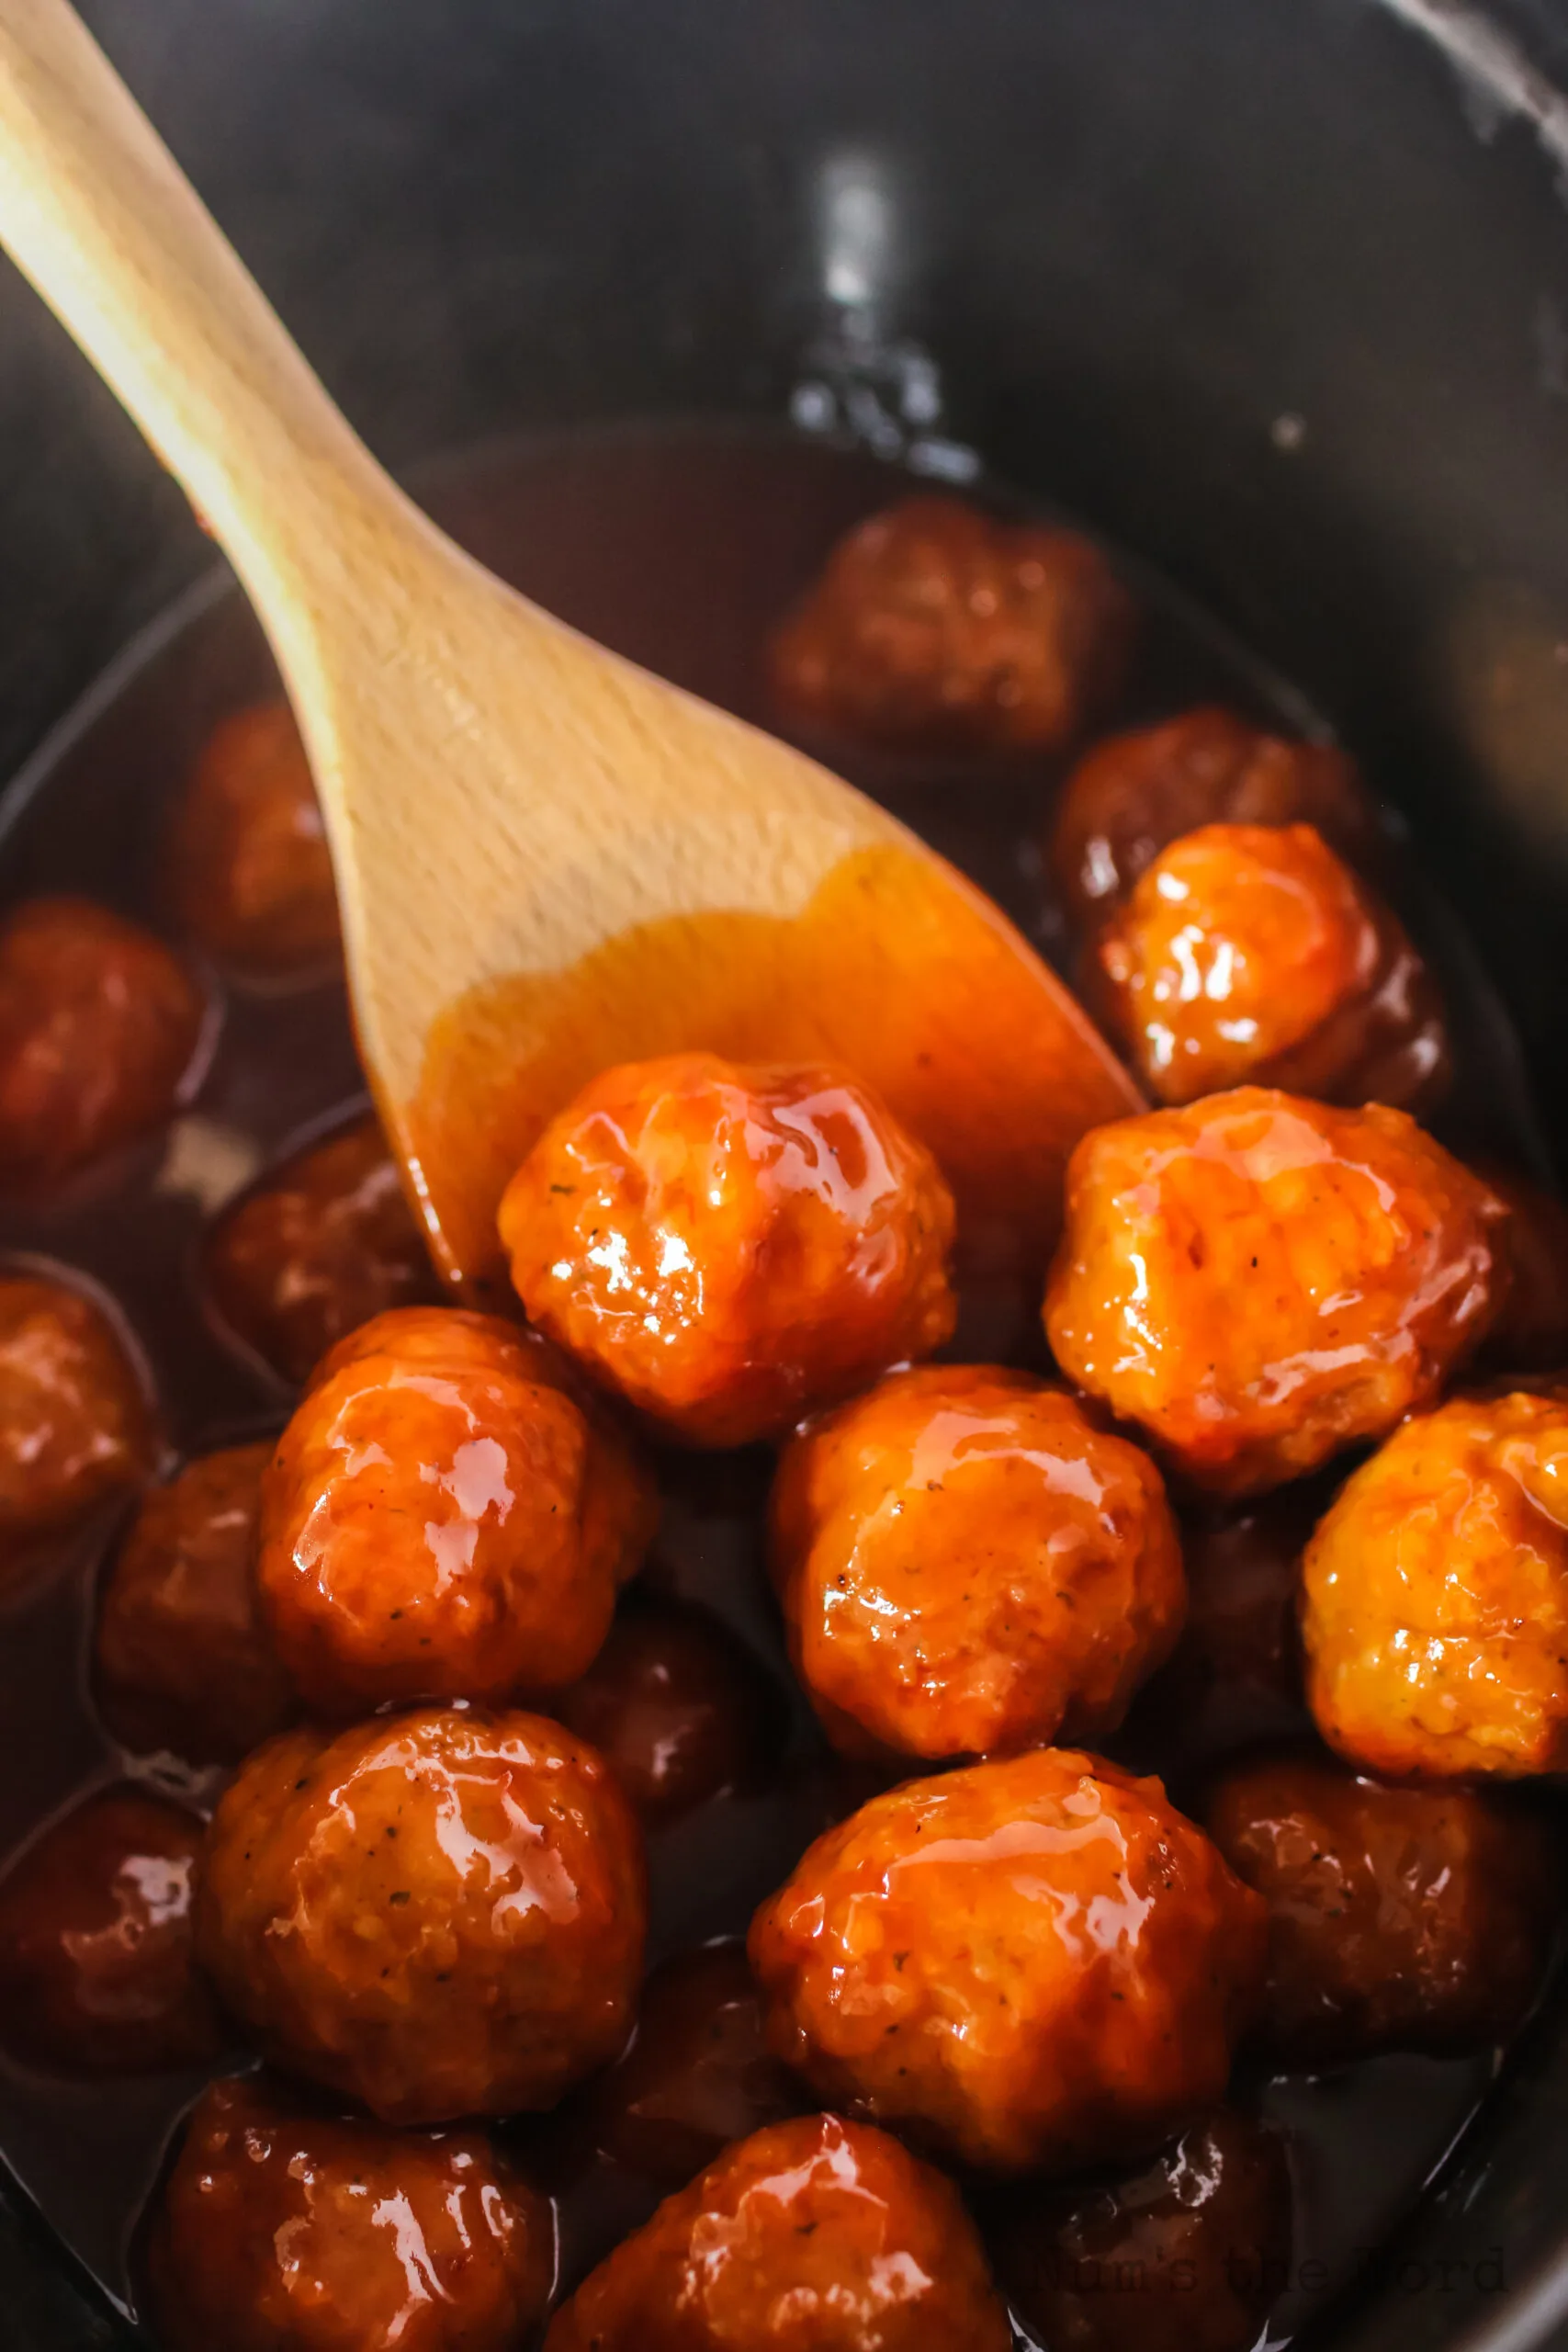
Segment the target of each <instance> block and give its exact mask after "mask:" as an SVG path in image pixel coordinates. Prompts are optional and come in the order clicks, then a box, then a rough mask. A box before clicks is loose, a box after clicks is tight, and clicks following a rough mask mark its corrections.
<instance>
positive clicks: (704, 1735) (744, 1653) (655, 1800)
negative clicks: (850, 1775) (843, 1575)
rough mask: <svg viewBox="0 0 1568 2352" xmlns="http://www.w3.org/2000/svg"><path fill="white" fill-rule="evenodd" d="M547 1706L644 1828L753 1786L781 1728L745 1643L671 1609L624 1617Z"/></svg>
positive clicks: (767, 1684)
mask: <svg viewBox="0 0 1568 2352" xmlns="http://www.w3.org/2000/svg"><path fill="white" fill-rule="evenodd" d="M550 1704H551V1709H552V1712H553V1713H554V1714H555V1715H556V1717H557V1719H558V1721H559V1722H561V1723H563V1724H566V1726H567V1728H568V1729H569V1730H570V1731H574V1732H575V1733H576V1734H577V1736H578V1737H579V1738H580V1739H585V1740H587V1741H588V1743H589V1745H590V1746H591V1747H596V1748H597V1749H598V1751H599V1753H600V1755H601V1756H603V1757H604V1760H605V1762H606V1763H607V1764H608V1765H609V1766H610V1767H611V1769H612V1770H613V1771H614V1772H615V1777H616V1779H617V1780H618V1781H620V1784H621V1786H622V1788H623V1789H624V1790H625V1792H626V1795H627V1797H628V1798H629V1799H630V1800H631V1803H632V1805H633V1807H634V1809H635V1810H636V1812H637V1815H639V1817H640V1818H641V1819H642V1820H643V1821H644V1822H645V1823H646V1824H647V1825H648V1826H649V1827H650V1828H654V1827H657V1826H660V1825H661V1824H663V1823H664V1822H667V1821H673V1820H675V1819H677V1818H678V1816H679V1815H682V1814H683V1813H689V1812H691V1811H692V1809H693V1807H694V1806H695V1805H699V1804H705V1803H706V1801H707V1799H708V1798H710V1797H716V1796H718V1795H720V1794H722V1793H724V1792H726V1791H728V1790H731V1789H744V1788H749V1787H754V1786H755V1785H756V1783H757V1782H758V1781H759V1780H760V1779H761V1776H762V1774H763V1771H764V1770H765V1768H766V1766H767V1764H768V1763H769V1761H770V1760H771V1758H772V1757H773V1753H774V1751H775V1750H776V1749H777V1748H779V1747H782V1746H783V1744H784V1736H785V1733H786V1730H787V1724H786V1720H785V1714H784V1702H783V1699H782V1697H781V1695H780V1693H779V1691H778V1690H777V1688H776V1686H775V1685H774V1683H773V1680H772V1679H771V1678H770V1676H769V1675H768V1674H767V1673H765V1672H764V1670H763V1668H761V1666H760V1665H759V1664H758V1662H757V1660H756V1658H755V1657H753V1656H752V1654H751V1652H750V1650H749V1649H747V1647H746V1646H745V1645H744V1644H743V1643H741V1642H739V1641H737V1640H736V1638H735V1636H734V1634H731V1633H730V1632H729V1630H728V1627H727V1626H725V1625H724V1624H723V1623H721V1621H720V1620H719V1619H718V1618H716V1617H713V1616H710V1615H709V1614H708V1612H707V1611H705V1610H702V1609H690V1608H682V1607H677V1606H674V1605H672V1604H670V1603H660V1604H659V1605H658V1606H656V1607H649V1608H641V1609H636V1610H632V1611H626V1612H623V1614H622V1615H621V1616H619V1617H618V1618H617V1619H616V1621H615V1624H614V1625H613V1626H612V1628H611V1631H610V1638H609V1640H608V1641H607V1642H606V1643H605V1644H604V1648H603V1649H602V1650H601V1651H600V1653H599V1655H598V1657H596V1658H595V1659H594V1661H593V1663H592V1666H591V1667H590V1668H589V1669H588V1671H587V1673H586V1674H585V1675H584V1676H583V1677H582V1679H581V1681H578V1682H574V1683H572V1684H571V1685H570V1688H569V1689H567V1690H565V1691H559V1692H558V1693H557V1694H556V1696H555V1697H554V1698H553V1699H552V1700H551V1702H550Z"/></svg>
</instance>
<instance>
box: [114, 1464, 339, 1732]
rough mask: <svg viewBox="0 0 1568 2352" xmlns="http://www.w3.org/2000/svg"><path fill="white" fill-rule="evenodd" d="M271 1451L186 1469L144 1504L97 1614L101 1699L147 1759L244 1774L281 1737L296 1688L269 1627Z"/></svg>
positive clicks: (118, 1726)
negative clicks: (262, 1537) (266, 1542)
mask: <svg viewBox="0 0 1568 2352" xmlns="http://www.w3.org/2000/svg"><path fill="white" fill-rule="evenodd" d="M271 1459H272V1443H271V1441H270V1440H266V1441H265V1442H263V1443H261V1444H259V1445H233V1446H228V1447H225V1448H224V1450H223V1451H222V1452H221V1453H208V1454H203V1455H202V1456H201V1457H200V1459H199V1460H197V1461H195V1462H190V1463H187V1464H186V1467H185V1468H184V1469H183V1470H182V1471H181V1472H180V1474H179V1476H178V1477H176V1478H173V1479H171V1480H170V1482H169V1484H168V1485H167V1486H166V1487H154V1488H153V1490H152V1493H151V1494H150V1495H148V1496H147V1497H146V1498H144V1500H143V1501H142V1504H141V1509H140V1510H139V1511H138V1512H137V1514H136V1517H135V1519H134V1520H133V1521H132V1522H131V1525H130V1531H129V1532H128V1533H127V1535H126V1537H125V1540H124V1542H123V1543H122V1544H121V1545H120V1547H119V1550H118V1553H117V1554H116V1555H115V1558H114V1562H113V1565H112V1566H111V1567H110V1570H109V1574H108V1577H107V1581H106V1583H105V1586H104V1589H103V1596H102V1598H101V1600H99V1603H98V1623H97V1633H96V1640H95V1644H94V1678H93V1681H94V1691H95V1694H96V1698H97V1702H98V1709H99V1712H100V1713H101V1714H102V1716H103V1718H104V1721H105V1723H106V1724H107V1725H108V1727H109V1729H110V1731H112V1732H113V1734H114V1736H115V1737H116V1738H117V1739H118V1740H119V1741H121V1742H122V1743H123V1744H124V1746H126V1747H130V1748H132V1749H134V1750H136V1751H138V1752H140V1753H141V1754H143V1755H147V1754H151V1753H152V1751H153V1750H155V1749H159V1748H164V1749H167V1750H168V1752H169V1753H170V1754H172V1755H175V1756H179V1757H183V1758H185V1760H186V1763H187V1764H237V1763H238V1762H239V1761H240V1759H241V1758H242V1757H243V1756H248V1755H249V1753H250V1751H251V1749H252V1748H253V1747H257V1746H258V1745H259V1744H260V1742H261V1741H262V1740H264V1739H266V1738H268V1737H270V1736H271V1735H272V1733H274V1732H275V1731H281V1730H282V1728H283V1726H284V1724H286V1723H288V1720H289V1718H290V1716H291V1715H292V1714H293V1713H294V1712H295V1699H294V1689H293V1685H292V1683H291V1682H290V1681H289V1679H288V1675H287V1674H286V1673H285V1671H284V1668H283V1667H282V1664H281V1663H280V1661H279V1659H278V1657H277V1654H276V1650H275V1649H274V1647H273V1645H272V1639H271V1636H270V1635H269V1634H268V1633H267V1631H266V1628H265V1625H264V1623H262V1618H261V1613H260V1611H259V1608H258V1606H257V1595H256V1574H255V1566H256V1561H255V1555H256V1521H257V1519H258V1517H259V1515H260V1511H261V1478H262V1472H263V1471H264V1470H265V1467H266V1465H267V1464H268V1462H269V1461H270V1460H271Z"/></svg>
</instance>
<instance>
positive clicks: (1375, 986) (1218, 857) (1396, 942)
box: [1093, 825, 1450, 1106]
mask: <svg viewBox="0 0 1568 2352" xmlns="http://www.w3.org/2000/svg"><path fill="white" fill-rule="evenodd" d="M1094 954H1095V964H1096V967H1097V972H1096V982H1095V989H1094V991H1093V992H1094V994H1095V996H1096V999H1097V1004H1098V1009H1099V1010H1100V1012H1101V1014H1102V1016H1103V1018H1104V1020H1105V1023H1106V1025H1107V1027H1108V1028H1109V1029H1110V1030H1111V1033H1112V1035H1114V1036H1116V1037H1117V1038H1118V1039H1119V1040H1120V1042H1121V1043H1122V1045H1123V1046H1125V1047H1126V1048H1127V1051H1128V1054H1129V1056H1130V1057H1131V1059H1132V1062H1133V1066H1134V1069H1136V1071H1137V1073H1138V1075H1139V1077H1140V1078H1141V1079H1142V1080H1143V1082H1144V1084H1145V1086H1146V1087H1147V1088H1148V1090H1149V1091H1150V1092H1151V1093H1152V1094H1154V1095H1155V1096H1156V1097H1157V1098H1158V1100H1159V1101H1160V1102H1162V1103H1190V1102H1192V1101H1193V1100H1194V1098H1195V1097H1196V1096H1198V1095H1200V1094H1211V1093H1213V1092H1215V1091H1217V1090H1218V1089H1219V1088H1221V1087H1225V1086H1239V1085H1240V1084H1242V1083H1243V1082H1244V1081H1245V1080H1248V1079H1251V1080H1258V1081H1259V1082H1261V1083H1264V1084H1267V1085H1270V1086H1286V1087H1291V1088H1293V1089H1294V1091H1296V1092H1297V1093H1300V1094H1311V1095H1314V1096H1316V1097H1317V1098H1318V1099H1319V1100H1321V1101H1323V1102H1328V1103H1371V1102H1375V1103H1395V1104H1398V1105H1401V1106H1405V1105H1410V1104H1414V1103H1420V1102H1430V1101H1431V1100H1432V1099H1433V1098H1434V1097H1435V1096H1436V1095H1437V1094H1438V1092H1440V1091H1441V1089H1442V1085H1443V1082H1444V1081H1445V1080H1446V1079H1447V1078H1448V1076H1449V1074H1450V1061H1449V1045H1448V1033H1447V1027H1446V1023H1445V1022H1444V1018H1443V1011H1442V1005H1441V1003H1440V1001H1439V999H1438V991H1437V989H1436V986H1435V985H1434V983H1433V981H1432V979H1431V978H1430V976H1429V975H1428V973H1427V967H1426V966H1425V965H1424V964H1423V962H1422V961H1421V958H1420V957H1419V956H1417V955H1416V950H1415V949H1414V948H1413V947H1412V945H1411V944H1410V942H1409V940H1408V939H1407V938H1406V937H1405V935H1404V928H1403V926H1402V925H1401V924H1400V922H1398V921H1397V920H1396V918H1395V917H1394V915H1393V913H1392V911H1391V910H1389V909H1388V908H1387V907H1385V906H1384V905H1383V904H1382V901H1381V900H1379V899H1375V898H1374V897H1373V896H1372V894H1371V891H1370V890H1369V889H1368V888H1366V886H1365V885H1364V884H1363V883H1360V882H1358V881H1357V879H1356V877H1355V876H1354V875H1353V874H1352V873H1351V872H1350V869H1349V868H1348V866H1347V865H1341V863H1340V861H1339V859H1338V858H1337V857H1336V855H1335V854H1334V852H1333V851H1332V850H1331V849H1330V848H1329V847H1328V845H1327V843H1326V842H1325V841H1324V839H1323V837H1322V835H1321V834H1320V833H1318V832H1316V831H1314V829H1313V827H1312V826H1311V825H1278V826H1269V825H1205V826H1203V827H1202V829H1201V831H1198V832H1195V833H1184V834H1182V835H1181V837H1180V839H1179V840H1178V841H1174V842H1171V843H1170V845H1169V847H1168V849H1166V850H1164V851H1162V852H1161V854H1160V855H1159V856H1158V857H1156V859H1155V861H1154V864H1153V865H1150V866H1148V867H1146V868H1145V872H1144V874H1143V875H1142V876H1141V877H1140V879H1139V880H1138V882H1137V883H1136V884H1135V885H1134V889H1133V892H1132V895H1131V897H1130V898H1128V899H1126V900H1125V901H1123V903H1122V905H1121V906H1120V907H1118V908H1117V909H1116V910H1115V911H1114V912H1113V913H1112V914H1111V917H1110V919H1109V921H1108V922H1107V924H1106V927H1105V929H1104V931H1103V932H1102V933H1100V938H1099V940H1098V941H1097V942H1096V944H1095V951H1094Z"/></svg>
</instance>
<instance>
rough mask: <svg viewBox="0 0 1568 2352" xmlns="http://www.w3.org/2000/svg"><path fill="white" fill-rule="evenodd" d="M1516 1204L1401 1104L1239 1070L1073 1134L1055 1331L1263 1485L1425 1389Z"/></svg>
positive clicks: (1311, 1461) (1493, 1288)
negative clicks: (1235, 1076) (1311, 1092)
mask: <svg viewBox="0 0 1568 2352" xmlns="http://www.w3.org/2000/svg"><path fill="white" fill-rule="evenodd" d="M1506 1221H1507V1211H1506V1208H1505V1207H1504V1205H1503V1204H1502V1202H1501V1201H1499V1200H1498V1199H1497V1197H1496V1195H1495V1193H1492V1192H1491V1191H1489V1190H1488V1188H1487V1187H1486V1186H1485V1185H1484V1184H1483V1183H1482V1182H1481V1181H1480V1180H1479V1178H1477V1177H1475V1176H1472V1174H1471V1173H1470V1171H1469V1170H1468V1169H1465V1168H1461V1166H1460V1164H1459V1162H1458V1160H1456V1159H1451V1158H1450V1155H1449V1154H1448V1153H1447V1152H1446V1151H1444V1150H1443V1149H1442V1148H1441V1146H1440V1145H1438V1144H1436V1143H1434V1142H1433V1141H1432V1139H1431V1137H1430V1136H1427V1135H1425V1134H1424V1133H1423V1132H1422V1130H1421V1129H1420V1128H1419V1127H1418V1126H1416V1124H1415V1122H1414V1121H1413V1120H1412V1119H1409V1118H1407V1117H1406V1116H1405V1114H1404V1112H1402V1111H1391V1110H1387V1109H1385V1108H1383V1107H1382V1105H1381V1104H1378V1103H1373V1104H1371V1106H1370V1107H1369V1108H1368V1109H1366V1110H1363V1111H1341V1110H1330V1109H1328V1108H1326V1107H1325V1105H1324V1104H1322V1103H1309V1102H1305V1101H1303V1099H1302V1098H1301V1097H1299V1096H1296V1095H1290V1094H1280V1093H1276V1092H1271V1091H1269V1090H1267V1089H1265V1088H1262V1087H1254V1086H1244V1087H1238V1088H1237V1089H1236V1090H1235V1091H1234V1092H1233V1093H1229V1094H1215V1095H1211V1096H1210V1097H1208V1098H1207V1099H1206V1100H1205V1101H1203V1102H1201V1103H1192V1104H1191V1105H1190V1106H1189V1107H1188V1108H1186V1109H1184V1110H1170V1111H1156V1112H1153V1113H1150V1114H1148V1115H1147V1116H1145V1117H1142V1118H1134V1119H1120V1120H1118V1121H1116V1122H1115V1123H1114V1125H1111V1126H1106V1127H1098V1128H1096V1129H1094V1130H1093V1132H1092V1133H1090V1134H1089V1135H1087V1136H1085V1137H1084V1138H1083V1140H1082V1142H1081V1143H1079V1145H1078V1146H1077V1149H1076V1150H1075V1151H1074V1153H1073V1156H1072V1159H1071V1160H1070V1161H1069V1163H1068V1168H1067V1207H1066V1225H1065V1227H1064V1231H1063V1235H1062V1239H1061V1243H1060V1245H1059V1247H1058V1249H1057V1252H1056V1260H1055V1265H1054V1266H1053V1268H1052V1271H1051V1280H1050V1285H1049V1288H1048V1290H1047V1293H1046V1304H1045V1329H1046V1334H1047V1336H1048V1338H1049V1340H1050V1342H1051V1346H1052V1349H1053V1351H1055V1357H1056V1361H1057V1363H1059V1364H1060V1365H1061V1367H1062V1369H1063V1371H1064V1372H1065V1373H1066V1374H1067V1375H1068V1377H1069V1378H1070V1379H1072V1380H1075V1381H1076V1382H1077V1384H1078V1385H1079V1386H1080V1387H1081V1388H1085V1389H1087V1390H1088V1391H1089V1394H1090V1395H1091V1396H1094V1397H1100V1398H1102V1399H1103V1401H1104V1402H1105V1403H1106V1404H1108V1405H1109V1406H1110V1407H1111V1411H1112V1412H1113V1413H1115V1414H1116V1415H1117V1417H1118V1418H1119V1419H1122V1420H1127V1421H1133V1422H1135V1423H1137V1424H1138V1425H1139V1426H1140V1427H1141V1428H1143V1429H1145V1430H1147V1431H1148V1433H1149V1435H1150V1436H1151V1437H1152V1438H1153V1439H1154V1440H1155V1441H1156V1444H1157V1445H1158V1446H1159V1447H1160V1448H1161V1449H1162V1450H1163V1451H1164V1453H1166V1454H1167V1456H1168V1458H1169V1460H1170V1461H1171V1462H1172V1463H1174V1464H1176V1465H1177V1466H1178V1467H1179V1468H1180V1469H1181V1470H1182V1471H1184V1472H1185V1473H1186V1474H1187V1476H1189V1477H1190V1478H1191V1479H1192V1480H1193V1481H1194V1483H1195V1484H1197V1485H1199V1486H1201V1487H1210V1488H1212V1489H1213V1490H1214V1491H1216V1492H1218V1493H1222V1494H1236V1495H1239V1494H1252V1493H1257V1492H1258V1491H1260V1490H1261V1489H1263V1488H1265V1487H1273V1486H1280V1485H1282V1484H1284V1482H1285V1481H1286V1480H1288V1479H1291V1478H1295V1477H1300V1476H1302V1475H1303V1473H1304V1472H1306V1471H1308V1470H1312V1469H1315V1468H1316V1466H1317V1465H1318V1464H1319V1463H1322V1462H1325V1461H1327V1460H1328V1459H1329V1457H1330V1456H1331V1455H1332V1454H1334V1453H1337V1452H1338V1451H1339V1450H1340V1449H1341V1448H1342V1447H1344V1446H1347V1445H1351V1444H1354V1443H1356V1442H1358V1441H1359V1440H1360V1439H1364V1438H1377V1437H1381V1436H1382V1435H1383V1434H1384V1433H1385V1431H1387V1430H1391V1429H1392V1428H1393V1425H1394V1423H1395V1422H1396V1421H1397V1420H1398V1419H1400V1417H1401V1416H1402V1415H1403V1414H1404V1413H1407V1412H1409V1411H1411V1410H1412V1409H1413V1408H1418V1407H1420V1406H1422V1405H1425V1404H1427V1403H1428V1402H1429V1401H1430V1400H1431V1398H1432V1397H1434V1396H1435V1395H1436V1394H1437V1392H1438V1389H1439V1388H1440V1386H1441V1385H1442V1384H1443V1382H1444V1380H1445V1379H1446V1378H1447V1376H1448V1374H1450V1372H1451V1371H1452V1370H1453V1368H1454V1366H1455V1365H1456V1364H1457V1363H1460V1362H1461V1359H1462V1358H1463V1357H1464V1356H1465V1355H1466V1354H1467V1353H1468V1351H1470V1350H1471V1349H1472V1347H1473V1346H1474V1345H1475V1343H1476V1342H1477V1340H1480V1339H1481V1338H1482V1337H1483V1335H1484V1333H1485V1330H1486V1329H1487V1326H1488V1324H1489V1322H1490V1320H1491V1317H1492V1316H1493V1314H1494V1313H1495V1309H1496V1306H1497V1304H1498V1302H1499V1299H1500V1297H1501V1295H1502V1294H1503V1292H1504V1290H1505V1289H1506V1283H1507V1265H1506V1238H1505V1227H1506Z"/></svg>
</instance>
